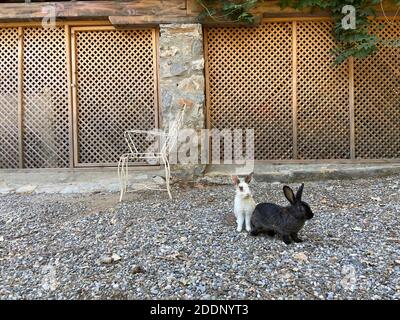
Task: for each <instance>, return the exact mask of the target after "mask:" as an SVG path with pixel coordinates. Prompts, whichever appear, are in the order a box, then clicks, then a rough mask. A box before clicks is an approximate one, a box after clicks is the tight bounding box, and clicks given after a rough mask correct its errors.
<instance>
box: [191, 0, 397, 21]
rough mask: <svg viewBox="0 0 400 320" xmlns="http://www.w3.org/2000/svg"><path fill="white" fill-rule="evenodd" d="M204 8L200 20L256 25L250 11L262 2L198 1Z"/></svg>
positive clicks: (253, 0)
mask: <svg viewBox="0 0 400 320" xmlns="http://www.w3.org/2000/svg"><path fill="white" fill-rule="evenodd" d="M399 1H400V0H399ZM197 2H198V3H199V4H200V5H201V6H202V7H203V8H204V10H203V12H202V13H201V14H200V16H199V18H200V19H204V18H205V17H210V18H212V19H213V20H215V21H233V22H246V23H248V24H252V23H254V16H253V15H252V14H251V13H250V9H252V8H253V7H255V6H256V5H257V4H258V3H259V2H260V0H242V1H224V0H197Z"/></svg>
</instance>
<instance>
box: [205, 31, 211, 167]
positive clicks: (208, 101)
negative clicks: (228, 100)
mask: <svg viewBox="0 0 400 320" xmlns="http://www.w3.org/2000/svg"><path fill="white" fill-rule="evenodd" d="M203 56H204V82H205V98H206V99H205V104H206V105H205V108H206V109H205V119H206V128H207V129H209V130H211V129H212V126H211V96H210V64H209V59H208V28H207V27H203ZM211 147H212V146H211V135H210V134H209V135H208V139H207V150H208V163H209V164H210V163H212V151H211Z"/></svg>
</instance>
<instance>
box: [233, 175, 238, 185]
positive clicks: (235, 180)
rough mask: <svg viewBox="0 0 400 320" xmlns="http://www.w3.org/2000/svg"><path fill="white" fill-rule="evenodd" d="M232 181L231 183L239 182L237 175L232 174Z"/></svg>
mask: <svg viewBox="0 0 400 320" xmlns="http://www.w3.org/2000/svg"><path fill="white" fill-rule="evenodd" d="M232 182H233V184H239V182H240V181H239V177H238V176H232Z"/></svg>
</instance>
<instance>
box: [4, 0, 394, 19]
mask: <svg viewBox="0 0 400 320" xmlns="http://www.w3.org/2000/svg"><path fill="white" fill-rule="evenodd" d="M10 1H12V0H7V2H5V3H4V2H2V3H0V22H9V21H35V20H40V19H42V18H44V17H45V16H46V15H47V14H48V13H47V12H48V10H46V7H48V6H49V5H54V6H55V8H56V17H57V18H58V19H107V18H109V17H124V19H122V20H121V21H123V23H125V24H158V23H168V22H171V23H174V22H182V23H185V22H195V21H196V17H197V15H198V14H199V13H200V12H201V11H202V8H201V6H200V5H199V4H198V3H197V1H196V0H133V1H61V2H60V1H57V2H31V3H18V2H14V3H11V2H10ZM15 1H17V0H15ZM397 8H398V7H397V6H395V5H394V3H393V2H392V1H391V0H386V1H384V10H385V13H386V14H387V15H394V14H395V13H396V10H397ZM252 12H253V14H255V15H256V16H258V17H261V18H282V17H320V16H327V15H328V13H327V12H323V11H318V10H310V9H306V10H302V11H297V10H294V9H291V8H286V9H284V10H282V9H281V8H280V6H279V1H278V0H265V1H264V2H262V3H260V4H259V5H258V6H257V7H256V8H254V9H253V10H252ZM377 13H378V15H379V14H382V10H381V6H380V5H379V6H377ZM115 19H116V20H117V21H116V22H120V20H118V19H117V18H114V20H115Z"/></svg>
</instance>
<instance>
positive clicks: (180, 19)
mask: <svg viewBox="0 0 400 320" xmlns="http://www.w3.org/2000/svg"><path fill="white" fill-rule="evenodd" d="M109 20H110V22H111V24H112V25H113V26H115V27H116V28H118V29H129V28H130V27H138V26H149V25H159V24H168V23H181V24H188V23H201V24H203V25H207V26H230V25H232V26H256V25H259V24H260V23H261V20H262V17H261V16H260V15H256V16H254V23H253V24H251V25H249V24H248V23H245V22H232V21H216V20H213V19H211V18H207V19H204V20H202V21H199V20H198V18H197V16H111V17H109Z"/></svg>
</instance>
